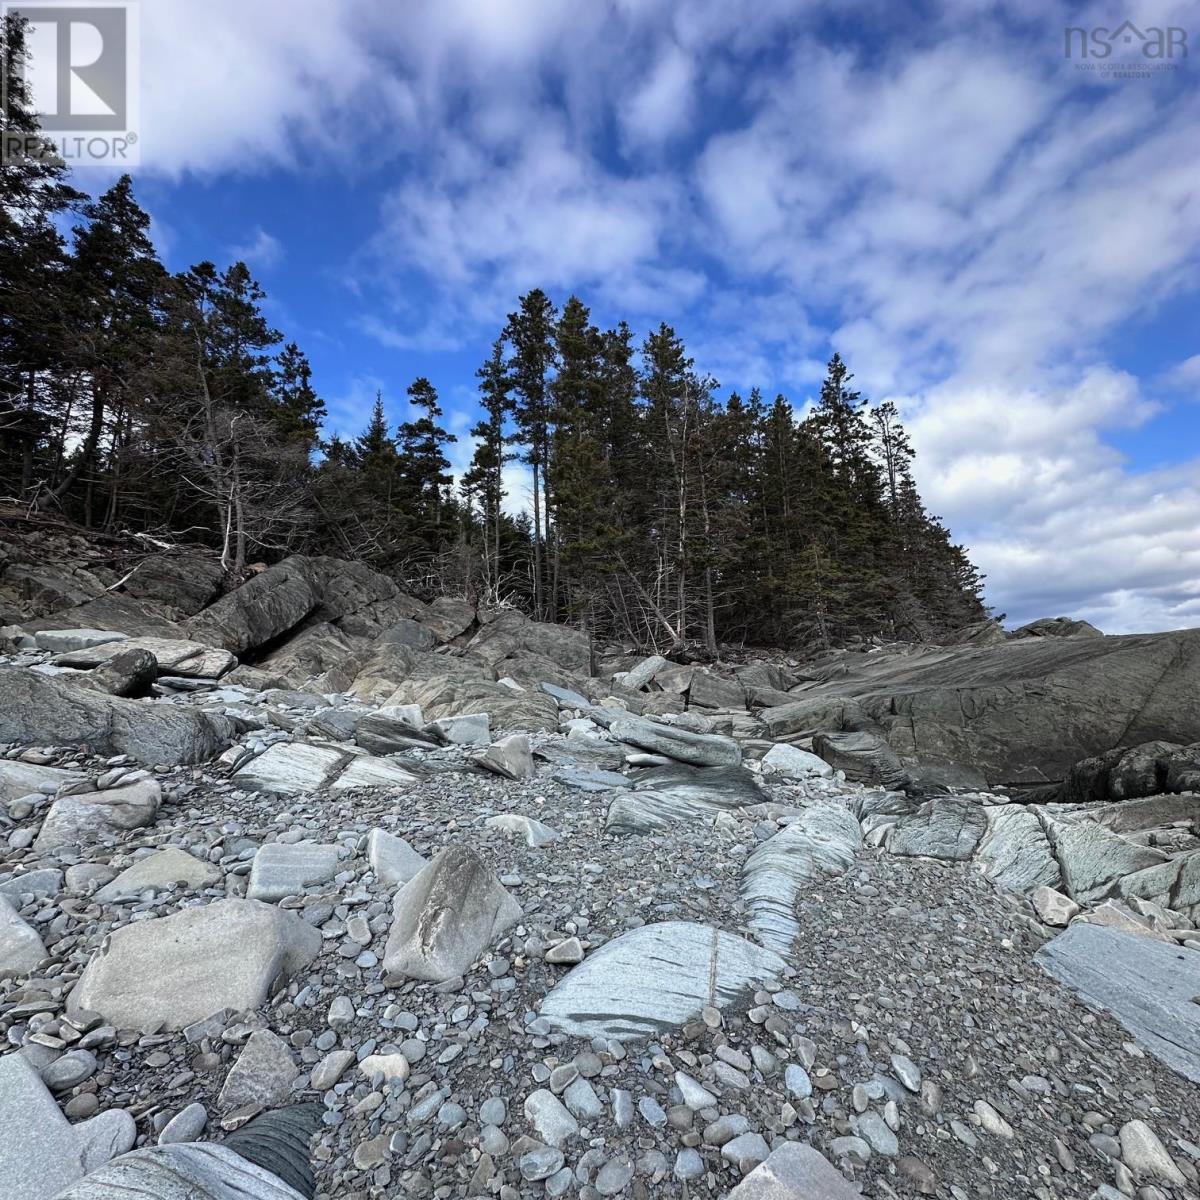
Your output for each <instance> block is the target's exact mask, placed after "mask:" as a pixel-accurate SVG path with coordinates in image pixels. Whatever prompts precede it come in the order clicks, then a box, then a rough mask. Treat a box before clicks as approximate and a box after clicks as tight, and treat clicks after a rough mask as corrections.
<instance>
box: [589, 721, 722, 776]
mask: <svg viewBox="0 0 1200 1200" xmlns="http://www.w3.org/2000/svg"><path fill="white" fill-rule="evenodd" d="M588 716H592V712H591V711H590V710H589V712H588ZM609 733H610V734H612V736H613V737H614V738H616V739H617V741H619V742H625V743H626V744H627V745H630V746H636V747H638V749H639V750H648V751H650V753H651V754H664V755H666V756H667V757H668V758H673V759H675V761H676V762H685V763H690V764H691V765H692V766H696V767H740V766H741V765H742V748H741V747H740V746H739V745H738V744H737V742H735V741H734V740H733V739H732V738H726V737H717V736H716V735H715V734H710V733H690V732H688V730H686V729H678V728H675V727H674V726H671V725H659V724H656V723H655V722H653V721H646V720H643V719H642V718H640V717H621V718H619V719H618V720H615V721H613V723H612V724H611V725H610V726H609Z"/></svg>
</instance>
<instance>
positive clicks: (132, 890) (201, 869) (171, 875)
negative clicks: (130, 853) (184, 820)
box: [96, 846, 221, 902]
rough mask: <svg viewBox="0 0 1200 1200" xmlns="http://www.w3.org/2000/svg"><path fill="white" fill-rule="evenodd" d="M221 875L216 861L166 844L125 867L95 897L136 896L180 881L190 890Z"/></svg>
mask: <svg viewBox="0 0 1200 1200" xmlns="http://www.w3.org/2000/svg"><path fill="white" fill-rule="evenodd" d="M220 878H221V868H220V867H218V866H216V865H215V864H214V863H209V862H201V861H200V859H198V858H194V857H193V856H192V855H190V854H188V853H187V851H186V850H180V849H179V848H178V847H176V846H166V847H164V848H163V849H162V850H156V851H155V852H154V853H153V854H149V855H147V856H146V857H145V858H139V859H138V860H137V862H135V863H134V864H133V865H132V866H131V867H126V868H125V870H124V871H122V872H121V873H120V875H118V876H117V877H116V879H114V880H113V881H112V882H111V883H106V884H105V885H104V886H103V887H102V888H101V889H100V890H99V891H98V892H97V893H96V899H97V900H100V901H102V902H104V901H108V900H114V899H116V898H117V897H118V896H136V895H138V894H139V893H140V892H143V891H146V890H147V889H153V890H154V891H156V892H160V891H164V890H167V889H169V888H171V887H172V886H173V885H174V884H176V883H181V882H182V883H185V884H186V885H187V886H188V888H189V889H191V890H199V889H200V888H203V887H208V885H209V884H212V883H216V882H217V880H218V879H220Z"/></svg>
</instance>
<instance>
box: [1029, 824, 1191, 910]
mask: <svg viewBox="0 0 1200 1200" xmlns="http://www.w3.org/2000/svg"><path fill="white" fill-rule="evenodd" d="M1045 828H1046V835H1047V837H1048V838H1049V839H1050V845H1051V846H1052V847H1053V849H1054V855H1055V857H1056V858H1057V859H1058V863H1059V866H1060V867H1061V868H1062V877H1063V887H1064V890H1065V891H1066V893H1067V895H1068V896H1070V897H1071V899H1072V900H1076V901H1078V902H1079V903H1080V904H1089V903H1091V902H1092V901H1095V900H1101V899H1103V898H1104V897H1105V896H1108V895H1110V894H1111V893H1112V891H1113V889H1114V887H1115V886H1116V884H1117V882H1118V880H1120V879H1122V878H1123V877H1124V876H1126V875H1132V874H1133V873H1134V872H1135V871H1141V870H1144V869H1145V868H1147V867H1155V866H1158V865H1159V864H1160V863H1165V862H1166V861H1167V856H1166V855H1165V854H1162V853H1160V852H1159V851H1158V850H1153V849H1151V848H1150V847H1149V846H1139V845H1138V844H1137V843H1135V842H1130V841H1127V840H1126V839H1125V838H1123V837H1120V836H1119V835H1117V834H1115V833H1113V832H1111V831H1110V830H1108V829H1105V828H1104V826H1102V825H1097V824H1096V823H1095V822H1094V821H1087V820H1080V821H1077V822H1072V821H1062V820H1055V819H1054V818H1052V817H1046V818H1045Z"/></svg>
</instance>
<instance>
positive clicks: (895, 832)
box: [884, 796, 988, 862]
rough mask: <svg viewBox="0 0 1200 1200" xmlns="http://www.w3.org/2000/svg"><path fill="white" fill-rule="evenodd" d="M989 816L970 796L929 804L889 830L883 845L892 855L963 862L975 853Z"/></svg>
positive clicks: (941, 798)
mask: <svg viewBox="0 0 1200 1200" xmlns="http://www.w3.org/2000/svg"><path fill="white" fill-rule="evenodd" d="M987 824H988V822H987V814H986V812H985V811H984V809H983V806H982V805H981V804H980V803H979V801H978V800H977V799H975V798H973V797H971V796H945V797H940V798H938V799H936V800H930V801H928V802H927V803H925V804H923V805H921V807H920V808H919V809H918V810H917V811H916V812H915V813H913V814H912V815H911V816H906V817H901V818H900V820H899V821H897V822H896V824H895V825H893V826H892V828H891V829H890V830H888V833H887V836H886V837H885V839H884V845H885V846H886V847H887V849H888V850H889V851H890V852H891V853H892V854H904V855H910V856H917V857H921V858H941V859H948V860H949V861H951V862H964V861H965V860H966V859H968V858H970V857H971V856H972V855H973V854H974V853H975V847H976V846H978V845H979V842H980V839H981V838H982V837H983V835H984V832H985V831H986V829H987Z"/></svg>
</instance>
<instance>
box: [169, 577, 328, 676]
mask: <svg viewBox="0 0 1200 1200" xmlns="http://www.w3.org/2000/svg"><path fill="white" fill-rule="evenodd" d="M317 603H318V600H317V593H316V590H315V589H314V587H313V580H312V577H311V572H310V570H309V568H308V560H307V559H303V558H299V557H293V558H286V559H284V560H283V562H281V563H276V564H275V565H274V566H273V567H268V568H267V569H266V570H265V571H263V572H261V573H260V574H258V575H255V576H253V577H252V578H251V579H249V580H248V581H247V582H246V583H244V584H242V586H241V587H240V588H238V589H237V590H236V591H232V592H230V593H229V594H228V595H226V596H223V597H222V598H221V599H220V600H218V601H217V602H216V603H215V604H212V605H210V606H209V607H208V608H206V609H204V611H203V612H201V613H199V614H198V615H196V616H194V617H192V618H191V619H190V620H188V621H187V623H186V627H187V630H188V633H189V635H190V636H191V637H193V638H195V639H196V640H197V641H201V642H206V643H207V644H209V645H211V646H222V647H224V648H225V649H226V650H231V651H233V653H234V654H239V655H240V654H245V653H246V651H248V650H255V649H257V648H258V647H259V646H263V645H265V644H266V643H267V642H273V641H274V640H275V639H276V638H277V637H279V636H280V635H281V634H284V633H287V631H288V630H289V629H293V628H294V627H295V626H297V625H299V624H300V622H301V621H303V620H304V618H305V617H307V616H308V615H309V614H310V613H311V612H312V611H313V610H314V609H315V608H316V607H317Z"/></svg>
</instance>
